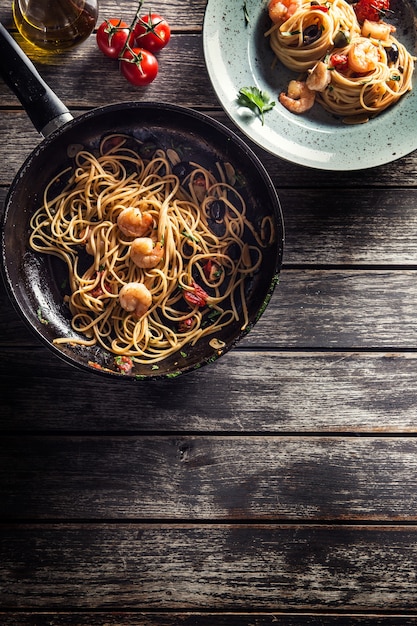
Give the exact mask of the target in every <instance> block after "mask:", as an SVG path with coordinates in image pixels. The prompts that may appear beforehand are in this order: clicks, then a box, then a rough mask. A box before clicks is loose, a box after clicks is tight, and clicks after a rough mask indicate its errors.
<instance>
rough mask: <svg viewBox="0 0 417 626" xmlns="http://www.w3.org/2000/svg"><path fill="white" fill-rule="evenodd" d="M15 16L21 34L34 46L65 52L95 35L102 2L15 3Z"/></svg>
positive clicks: (55, 0)
mask: <svg viewBox="0 0 417 626" xmlns="http://www.w3.org/2000/svg"><path fill="white" fill-rule="evenodd" d="M13 17H14V21H15V24H16V26H17V28H18V30H19V32H20V34H21V35H22V36H23V37H24V38H25V39H27V41H29V42H30V43H31V44H33V45H35V46H37V47H38V48H42V49H44V50H48V51H50V52H62V51H63V50H66V49H67V48H71V47H72V46H76V45H77V44H79V43H81V42H82V41H84V40H85V39H86V38H87V37H88V36H89V35H90V34H91V33H92V31H93V30H94V26H95V25H96V21H97V17H98V0H13Z"/></svg>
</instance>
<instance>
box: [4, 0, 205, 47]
mask: <svg viewBox="0 0 417 626" xmlns="http://www.w3.org/2000/svg"><path fill="white" fill-rule="evenodd" d="M136 7H137V3H136V2H132V0H117V2H114V0H100V2H99V17H98V20H97V24H96V26H98V25H99V24H100V21H101V20H105V19H109V18H111V17H121V18H122V19H123V20H125V21H126V22H128V23H129V22H130V20H131V19H132V18H133V16H134V14H135V11H136ZM154 8H155V9H156V7H154V6H153V5H152V9H154ZM204 10H205V2H195V0H181V2H175V0H159V1H158V11H160V12H161V13H163V15H164V17H165V18H166V19H167V20H168V21H169V23H170V26H171V28H172V29H173V31H174V33H175V32H177V31H178V30H184V29H188V30H191V29H192V30H201V27H202V23H203V16H204ZM147 11H149V4H148V3H146V2H145V4H144V6H143V13H146V12H147ZM0 20H1V21H2V22H3V23H4V25H5V26H7V27H8V28H11V29H12V30H13V34H15V30H16V28H15V25H14V23H13V17H12V11H11V4H10V3H2V5H1V7H0ZM82 45H85V44H82Z"/></svg>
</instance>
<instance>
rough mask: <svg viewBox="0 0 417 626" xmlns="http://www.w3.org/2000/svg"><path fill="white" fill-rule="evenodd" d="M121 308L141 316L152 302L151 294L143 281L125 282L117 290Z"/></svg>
mask: <svg viewBox="0 0 417 626" xmlns="http://www.w3.org/2000/svg"><path fill="white" fill-rule="evenodd" d="M119 302H120V306H121V307H122V309H124V310H125V311H128V312H129V313H134V314H135V315H136V316H137V317H142V316H143V315H145V313H146V312H147V311H148V309H149V307H150V306H151V304H152V294H151V292H150V291H149V289H148V288H147V287H146V285H144V284H143V283H127V284H126V285H123V287H122V288H121V290H120V291H119Z"/></svg>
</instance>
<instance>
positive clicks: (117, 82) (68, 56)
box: [0, 33, 218, 110]
mask: <svg viewBox="0 0 417 626" xmlns="http://www.w3.org/2000/svg"><path fill="white" fill-rule="evenodd" d="M16 39H19V41H20V43H21V44H22V45H21V47H22V48H23V49H24V50H25V52H26V53H27V54H28V56H30V58H31V60H32V61H33V63H34V64H35V66H36V68H37V70H38V71H39V73H40V74H41V76H42V78H43V79H44V80H45V81H46V82H47V83H48V85H49V86H50V87H51V88H52V89H53V90H54V91H55V92H56V93H57V95H58V96H59V98H60V99H61V100H62V101H63V102H64V103H65V104H66V105H67V107H68V108H69V109H70V110H71V109H73V108H82V107H88V108H91V107H93V106H100V105H104V104H110V103H112V102H123V101H126V100H146V101H148V100H150V101H152V100H154V101H156V102H162V101H164V97H167V98H168V100H167V101H172V94H173V93H175V94H176V95H175V102H176V103H177V104H182V105H184V106H187V105H191V104H193V106H205V107H211V106H212V107H217V106H218V100H217V98H216V96H215V93H214V90H213V89H212V88H211V86H210V81H209V78H208V74H207V69H206V65H205V63H204V58H203V55H202V54H201V45H202V44H201V34H200V33H178V34H175V35H174V36H173V37H172V38H171V40H170V42H169V50H168V48H167V49H166V50H163V51H161V53H160V55H159V56H158V61H159V70H158V76H157V78H156V79H155V81H154V82H153V83H152V84H150V85H148V86H147V87H146V89H138V88H137V87H134V86H132V85H131V84H130V83H128V81H127V80H126V79H125V78H124V77H123V76H122V75H121V73H120V71H119V69H118V62H117V61H116V60H114V59H109V58H107V57H105V56H104V55H103V54H102V53H101V52H100V50H99V49H98V47H97V45H96V42H95V38H94V37H90V38H89V39H88V40H87V41H86V42H85V43H84V44H83V45H82V46H81V47H78V48H74V49H73V50H70V51H69V52H67V53H65V54H61V55H52V56H51V55H47V56H46V57H45V55H44V53H42V52H41V53H34V52H33V51H32V50H33V49H32V48H31V47H29V45H28V44H26V45H25V44H24V43H23V42H22V40H21V39H20V38H16ZM81 76H85V77H88V80H80V77H81ZM103 76H105V79H106V80H107V81H111V85H112V87H111V89H103V88H102V83H103ZM169 95H170V96H169ZM0 106H2V107H12V106H13V107H14V106H19V101H18V100H17V98H16V97H15V96H14V95H13V94H12V92H11V91H10V90H9V88H8V87H6V86H5V85H4V83H3V82H1V84H0Z"/></svg>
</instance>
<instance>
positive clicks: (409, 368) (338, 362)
mask: <svg viewBox="0 0 417 626" xmlns="http://www.w3.org/2000/svg"><path fill="white" fill-rule="evenodd" d="M1 355H2V358H1V359H0V377H1V380H2V393H1V394H0V429H1V430H2V431H3V432H4V433H6V432H13V431H16V430H21V431H33V432H44V431H51V430H52V431H56V432H62V431H78V430H80V429H82V430H83V431H90V432H112V431H119V432H120V431H121V432H144V433H146V432H155V431H171V432H177V433H181V432H190V431H191V432H209V431H211V432H218V433H222V432H223V433H225V432H228V431H229V432H236V433H239V432H242V433H243V432H257V433H262V432H272V433H296V432H298V433H302V432H304V433H310V432H315V433H320V432H324V433H326V432H328V433H350V432H356V433H367V432H369V433H387V434H388V433H408V434H411V433H416V432H417V423H416V409H417V407H416V397H415V389H416V387H417V365H416V358H417V355H416V353H405V354H398V353H387V354H374V353H327V352H325V353H295V354H293V353H287V352H250V353H248V352H246V351H240V350H235V351H233V352H231V353H230V354H228V355H226V356H225V357H223V358H222V359H220V360H219V361H217V363H215V364H213V365H211V366H207V367H205V368H203V369H202V370H200V371H199V372H195V373H191V374H187V375H185V376H183V377H181V378H178V379H176V380H167V381H157V382H155V381H154V382H146V383H144V382H141V383H132V384H127V383H126V384H124V382H125V381H123V380H120V381H117V382H115V381H111V382H108V381H107V380H106V381H104V380H103V379H102V378H99V377H98V376H97V375H95V374H91V375H87V374H84V373H83V372H78V371H75V370H74V369H72V368H71V367H70V366H69V365H67V364H65V363H63V362H61V361H60V360H58V359H56V358H55V357H53V356H51V355H50V353H49V351H47V350H46V349H39V350H34V349H28V350H26V349H25V350H16V349H7V350H6V349H3V350H2V352H1ZM69 380H71V384H68V382H67V381H69ZM213 380H216V381H217V385H216V393H213ZM138 399H139V402H138Z"/></svg>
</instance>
